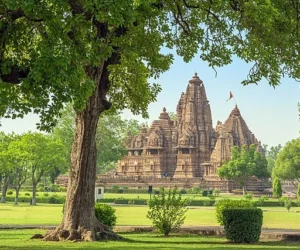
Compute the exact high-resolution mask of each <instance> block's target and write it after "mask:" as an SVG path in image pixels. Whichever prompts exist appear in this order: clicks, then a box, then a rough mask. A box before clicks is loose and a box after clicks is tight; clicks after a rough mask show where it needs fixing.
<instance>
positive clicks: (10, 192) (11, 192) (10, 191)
mask: <svg viewBox="0 0 300 250" xmlns="http://www.w3.org/2000/svg"><path fill="white" fill-rule="evenodd" d="M13 193H14V192H13V191H12V190H9V191H7V192H6V195H13Z"/></svg>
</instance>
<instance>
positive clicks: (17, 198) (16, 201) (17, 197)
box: [15, 188, 20, 205]
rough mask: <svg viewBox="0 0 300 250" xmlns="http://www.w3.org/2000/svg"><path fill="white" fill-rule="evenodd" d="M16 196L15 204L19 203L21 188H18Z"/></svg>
mask: <svg viewBox="0 0 300 250" xmlns="http://www.w3.org/2000/svg"><path fill="white" fill-rule="evenodd" d="M15 190H16V197H15V205H19V203H18V202H19V192H20V189H19V188H16V189H15Z"/></svg>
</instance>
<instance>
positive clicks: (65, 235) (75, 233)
mask: <svg viewBox="0 0 300 250" xmlns="http://www.w3.org/2000/svg"><path fill="white" fill-rule="evenodd" d="M122 239H123V237H122V236H120V235H118V234H116V233H114V232H113V231H111V230H110V229H109V228H108V227H107V226H105V225H102V226H101V227H100V226H99V225H97V227H96V228H95V229H94V230H88V229H85V228H79V229H77V230H73V229H70V230H66V229H61V228H60V227H57V228H56V229H55V230H53V231H48V232H47V233H46V234H45V236H44V237H43V240H44V241H74V242H77V241H103V240H122Z"/></svg>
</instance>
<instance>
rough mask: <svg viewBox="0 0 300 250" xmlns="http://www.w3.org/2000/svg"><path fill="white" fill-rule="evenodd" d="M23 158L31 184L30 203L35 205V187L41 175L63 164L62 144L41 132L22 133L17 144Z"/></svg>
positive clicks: (64, 160) (64, 161)
mask: <svg viewBox="0 0 300 250" xmlns="http://www.w3.org/2000/svg"><path fill="white" fill-rule="evenodd" d="M19 148H20V151H21V152H22V153H23V159H24V161H26V163H27V166H28V168H29V172H30V174H29V176H30V178H31V184H32V202H31V204H32V205H36V191H37V190H36V188H37V185H38V183H39V182H40V181H41V179H42V177H43V176H45V175H48V174H49V172H51V171H52V170H53V168H55V167H60V166H64V165H65V163H66V162H67V161H66V158H65V156H66V154H65V153H64V147H63V144H62V143H61V142H60V141H58V140H57V139H54V138H52V137H51V136H49V135H44V134H41V133H27V134H24V135H23V136H22V138H21V140H20V144H19Z"/></svg>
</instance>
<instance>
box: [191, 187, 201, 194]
mask: <svg viewBox="0 0 300 250" xmlns="http://www.w3.org/2000/svg"><path fill="white" fill-rule="evenodd" d="M192 193H193V194H200V193H201V188H200V187H193V189H192Z"/></svg>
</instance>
